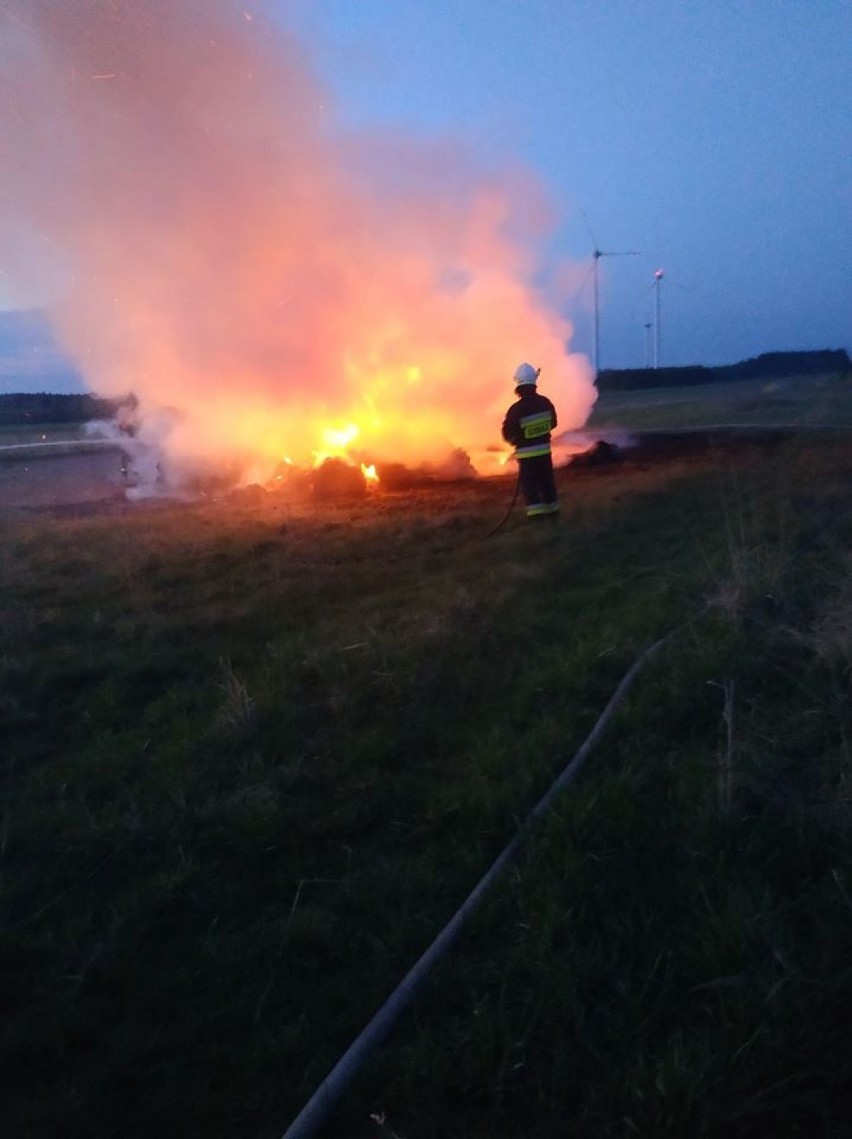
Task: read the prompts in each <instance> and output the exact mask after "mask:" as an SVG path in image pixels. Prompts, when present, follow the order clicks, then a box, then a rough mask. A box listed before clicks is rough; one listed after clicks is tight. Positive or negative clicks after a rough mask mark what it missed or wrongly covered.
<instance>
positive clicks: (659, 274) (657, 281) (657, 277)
mask: <svg viewBox="0 0 852 1139" xmlns="http://www.w3.org/2000/svg"><path fill="white" fill-rule="evenodd" d="M664 276H665V274H664V273H663V270H662V269H658V270H657V271H656V273H655V274H654V284H653V285H652V288H653V289H654V290H655V292H656V297H655V302H654V307H655V310H656V319H655V320H654V368H655V369H656V368H659V366H660V287H661V286H662V283H663V277H664Z"/></svg>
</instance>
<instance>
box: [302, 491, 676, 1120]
mask: <svg viewBox="0 0 852 1139" xmlns="http://www.w3.org/2000/svg"><path fill="white" fill-rule="evenodd" d="M513 505H514V502H513ZM677 631H678V629H675V630H673V631H672V632H670V633H667V634H666V636H665V637H662V638H661V639H660V640H659V641H656V642H655V643H654V644H653V645H651V646H650V648H647V649H646V650H645V652H644V653H642V655H641V656H640V657H639V659H638V660H637V661H636V662H635V663H634V664H633V666H632V667H631V668H630V670H629V671H628V672H627V673H626V674H625V676H624V677H623V679H622V681H621V683H620V684H619V686H618V688H616V690H615V692H614V693H613V694H612V696H611V697H610V699H609V702H608V703H607V706H606V707H605V708H604V710H603V712H602V713H601V715H600V717H599V718H598V720H597V722H596V723H595V725H594V727H593V728H592V730H591V732H590V733H589V735H588V736H587V737H586V739H585V741H584V743H583V744H582V745H581V747H580V749H579V751H578V752H577V753H576V754H575V755H574V757H573V759H571V761H570V762H569V763H568V765H567V767H565V768H564V770H563V771H562V773H561V774H560V775H559V776H558V778H557V779H556V781H555V782H554V783H552V784H551V786H550V789H549V790H548V791H547V792H546V793H545V794H544V795H543V796H542V798H541V799H540V800H539V801H538V803H536V805H535V806H534V807H533V809H532V810H531V811H530V813H529V815H528V816H527V818H526V819H525V821H524V823H523V824H522V826H521V827H520V829H519V830H518V833H517V834H516V835H515V837H514V838H513V839H512V841H511V842H510V843H509V845H508V846H506V847H505V848H504V849H503V851H502V852H501V853H500V854H499V855H498V857H497V859H496V861H495V862H494V863H493V864H492V866H491V867H490V869H489V870H488V871H486V873H485V874H484V875H483V877H482V878H481V879H480V880H479V882H478V883H477V885H476V886H474V888H473V890H471V892H470V894H468V896H467V898H466V899H465V900H464V902H462V904H461V906H459V908H458V909H457V910H456V912H455V913H454V914H453V916H452V917H451V918H450V920H449V921H448V922H447V924H446V925H445V926H444V928H443V929H442V930H441V932H440V933H439V934H438V936H437V937H436V938H435V940H434V941H433V942H432V944H431V945H430V946H429V948H428V949H427V950H426V951H425V952H424V953H423V955H422V956H421V957H420V958H419V959H418V960H417V961H416V962H415V964H414V965H413V966H412V967H411V969H409V971H408V972H407V973H406V975H405V976H404V977H403V979H402V980H401V981H400V983H399V984H398V985H397V987H396V988H395V989H394V991H393V992H392V993H391V995H390V996H389V997H388V999H387V1000H386V1001H385V1003H384V1004H383V1005H382V1007H381V1008H380V1009H379V1010H378V1012H377V1013H376V1014H375V1016H374V1017H373V1018H372V1020H371V1021H370V1022H369V1024H367V1026H366V1027H365V1028H364V1029H363V1030H362V1031H361V1033H360V1034H359V1035H358V1036H357V1037H356V1038H355V1040H354V1041H353V1042H352V1044H350V1046H349V1047H348V1048H347V1050H346V1051H345V1052H344V1054H343V1055H342V1056H341V1058H340V1059H339V1060H338V1061H337V1063H336V1064H335V1066H334V1067H333V1068H332V1070H331V1071H330V1072H329V1074H328V1075H327V1076H326V1078H325V1079H324V1080H323V1082H322V1083H321V1084H320V1085H319V1087H318V1088H317V1090H316V1091H315V1092H314V1094H313V1095H312V1096H311V1098H310V1099H309V1100H308V1102H307V1103H306V1104H305V1106H304V1107H303V1108H302V1110H301V1111H300V1112H299V1114H298V1115H297V1117H296V1118H295V1119H294V1120H293V1122H292V1123H291V1124H290V1126H289V1127H288V1128H287V1130H286V1131H285V1132H284V1135H283V1137H282V1139H308V1137H309V1136H311V1135H313V1134H314V1132H315V1131H316V1129H317V1128H318V1127H319V1126H320V1125H321V1124H322V1123H323V1122H324V1121H325V1120H326V1118H327V1117H328V1115H329V1114H330V1113H331V1111H332V1109H333V1108H334V1106H335V1104H336V1103H337V1102H338V1100H339V1099H340V1097H341V1096H342V1095H343V1093H344V1092H345V1091H346V1089H347V1088H348V1086H349V1084H350V1083H351V1082H352V1080H353V1079H354V1077H355V1075H356V1073H357V1072H358V1070H359V1069H360V1068H361V1066H362V1065H363V1064H364V1063H365V1061H366V1060H367V1058H368V1057H369V1055H370V1053H371V1052H372V1051H373V1049H374V1048H376V1047H377V1046H378V1045H379V1044H380V1043H381V1042H382V1040H384V1039H385V1037H386V1036H387V1035H388V1034H389V1033H390V1031H391V1029H392V1028H393V1026H394V1024H395V1023H396V1021H397V1020H398V1019H399V1017H400V1016H401V1015H402V1013H403V1012H404V1011H405V1009H406V1008H407V1007H408V1005H409V1004H410V1003H411V1001H412V1000H413V999H414V997H415V995H416V993H417V992H418V990H419V988H420V986H421V985H422V984H423V982H424V981H425V979H426V977H427V976H428V975H429V973H430V971H431V970H432V968H433V966H434V965H435V964H436V963H437V962H438V961H439V960H440V958H441V957H442V956H443V955H444V954H445V953H446V952H447V950H448V949H449V948H450V946H451V945H452V944H453V942H454V941H455V939H456V938H457V937H458V935H459V933H460V932H461V930H462V927H463V926H464V924H465V922H466V921H467V920H468V918H469V917H470V916H471V914H473V912H474V911H475V910H476V908H477V907H478V906H479V903H480V902H481V901H482V899H483V897H484V896H485V894H486V892H487V891H488V889H489V888H490V887H491V886H492V885H493V884H494V882H495V880H496V879H497V877H498V876H499V874H500V873H501V871H502V870H503V869H504V867H505V866H506V865H507V863H509V862H510V861H511V860H512V859H513V858H515V856H516V855H517V854H518V852H519V850H520V848H521V846H522V844H523V843H524V842H525V841H526V839H527V838H528V837H529V835H530V833H531V831H532V829H533V827H534V826H535V824H536V823H537V822H538V820H539V819H540V818H541V817H542V815H544V814H545V813H546V812H547V811H548V810H549V809H550V807H551V805H552V804H553V801H554V799H555V798H556V797H557V795H559V793H560V792H561V791H562V790H564V788H565V787H567V786H568V784H569V783H571V781H572V780H573V779H574V777H575V776H576V775H577V773H578V772H579V771H580V769H581V767H582V766H583V764H584V763H585V761H586V759H587V758H588V756H589V753H590V752H591V750H592V748H593V747H594V746H595V744H597V742H598V740H599V739H600V737H601V735H602V734H603V731H604V729H605V728H606V726H607V724H608V723H609V721H610V719H611V718H612V715H613V713H614V712H615V710H616V708H617V707H618V705H619V704H620V703H621V701H622V700H623V699H624V697H625V696H626V695H627V692H628V690H629V689H630V687H631V685H632V684H633V681H634V680H635V679H636V676H637V675H638V673H639V672H640V670H641V669H642V668H643V667H644V665H645V664H647V663H648V661H649V660H650V659H651V658H652V657H653V656H654V655H655V654H656V653H657V652H658V651H659V649H660V648H661V647H662V646H663V645H664V644H665V643H666V641H668V640H669V639H670V638H671V637H673V636H674V634H675V632H677Z"/></svg>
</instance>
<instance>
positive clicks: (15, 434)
mask: <svg viewBox="0 0 852 1139" xmlns="http://www.w3.org/2000/svg"><path fill="white" fill-rule="evenodd" d="M85 438H86V432H85V424H83V423H36V424H34V425H32V426H29V427H27V426H22V425H16V424H6V423H4V424H0V447H8V446H12V445H13V444H20V443H46V442H50V443H60V442H68V441H72V440H77V439H85Z"/></svg>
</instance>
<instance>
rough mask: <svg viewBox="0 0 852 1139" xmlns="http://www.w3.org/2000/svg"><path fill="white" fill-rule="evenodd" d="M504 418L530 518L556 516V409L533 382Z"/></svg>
mask: <svg viewBox="0 0 852 1139" xmlns="http://www.w3.org/2000/svg"><path fill="white" fill-rule="evenodd" d="M518 390H519V397H518V401H517V403H513V404H512V406H511V407H510V408H509V410H508V411H507V412H506V418H505V419H504V420H503V438H504V439H505V440H506V442H507V443H511V444H512V445H513V446H514V448H515V457H516V458H517V460H518V466H519V469H520V478H521V490H522V491H523V493H524V499H525V501H526V504H527V518H539V517H542V516H544V515H554V514H556V513H557V511H558V510H559V503H558V501H557V499H556V483H555V481H554V478H553V459H552V457H551V453H550V433H551V431H552V430H553V429H554V427H555V426H556V408H555V407H554V406H553V404H552V403H551V402H550V400H549V399H548V398H547V396H543V395H539V394H538V392H537V391H536V389H535V386H534V385H533V384H524V385H523V386H522V387H520V388H519V389H518Z"/></svg>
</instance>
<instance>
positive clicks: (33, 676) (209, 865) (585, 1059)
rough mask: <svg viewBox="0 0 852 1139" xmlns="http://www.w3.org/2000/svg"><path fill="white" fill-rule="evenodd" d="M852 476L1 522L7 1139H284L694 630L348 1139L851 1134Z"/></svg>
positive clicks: (242, 504) (452, 966) (473, 943)
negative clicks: (669, 635)
mask: <svg viewBox="0 0 852 1139" xmlns="http://www.w3.org/2000/svg"><path fill="white" fill-rule="evenodd" d="M850 485H852V449H848V448H846V447H844V446H843V445H841V444H840V443H833V444H831V445H830V446H828V447H827V448H825V449H824V450H817V449H816V448H815V447H813V446H812V445H808V444H798V445H796V446H789V447H786V448H783V449H781V450H776V451H775V452H773V453H772V454H769V453H764V452H762V451H759V450H757V449H749V450H744V451H742V452H741V453H740V454H739V455H737V456H736V457H732V456H731V455H730V454H727V455H724V456H722V455H719V456H714V457H709V458H703V459H701V460H700V461H695V462H692V463H689V462H682V461H681V462H678V463H676V464H669V465H667V466H665V467H661V468H659V469H634V468H631V467H630V466H628V465H624V466H621V467H616V468H612V469H609V470H606V471H603V472H601V473H599V474H594V473H592V472H585V473H577V474H574V475H571V474H570V473H569V472H565V473H564V474H562V475H560V488H561V493H562V501H563V506H564V507H565V516H564V517H563V519H562V521H561V523H560V524H559V526H557V527H555V528H542V529H536V528H534V527H527V526H526V525H525V524H523V523H522V521H521V519H520V517H519V516H515V518H514V519H513V522H512V523H511V524H510V526H509V527H508V528H507V529H506V530H505V531H503V532H501V533H500V534H499V535H497V536H496V537H494V538H492V539H490V540H489V541H486V542H483V541H481V540H480V537H481V535H482V534H484V533H486V532H487V531H488V529H490V528H491V526H492V525H493V523H494V522H495V521H496V520H497V518H499V516H500V513H501V511H502V510H503V509H504V506H505V502H506V500H507V499H508V496H509V494H510V493H511V486H510V485H508V484H507V483H506V482H496V483H495V482H492V483H487V484H482V485H479V486H476V487H474V488H457V489H456V488H453V489H449V490H446V491H441V492H438V491H435V492H431V493H429V492H423V493H412V494H407V495H396V496H385V497H382V496H380V497H377V498H375V499H371V500H368V501H366V502H363V503H357V504H354V505H350V506H344V505H332V504H327V505H314V504H311V503H296V502H287V501H286V500H285V499H283V498H281V497H279V496H275V495H268V496H265V495H260V494H258V495H251V494H244V495H242V496H235V497H233V498H230V499H222V500H218V501H209V502H203V503H200V504H197V505H195V506H183V507H157V508H153V507H152V508H146V509H136V510H133V509H130V510H128V511H126V512H125V513H123V514H121V515H118V516H115V515H110V516H106V515H104V516H102V517H89V518H80V519H73V518H72V519H67V518H66V519H63V520H60V519H50V518H45V517H40V518H38V519H34V518H27V517H24V516H20V517H18V518H10V519H6V520H5V521H4V523H3V525H4V533H3V534H2V541H0V609H2V612H1V613H0V716H2V718H3V720H2V722H3V727H4V732H5V740H4V743H3V746H2V752H0V754H2V757H3V789H4V797H3V807H2V815H0V859H2V861H0V873H1V874H2V879H0V881H2V903H3V918H4V923H3V937H2V945H0V968H1V969H2V977H3V990H4V991H3V998H4V1006H5V1007H6V1008H7V1010H8V1011H7V1014H6V1017H5V1019H4V1021H3V1023H2V1028H0V1047H2V1073H3V1075H2V1080H3V1082H4V1083H5V1085H6V1086H5V1088H4V1089H3V1092H4V1094H3V1095H2V1096H0V1102H2V1103H3V1104H4V1105H5V1106H4V1108H3V1109H2V1110H3V1111H4V1112H5V1116H6V1118H5V1123H6V1127H5V1132H6V1133H8V1134H10V1135H15V1136H28V1137H29V1136H38V1137H47V1136H51V1137H54V1136H55V1137H59V1136H62V1139H72V1137H77V1136H79V1137H83V1136H98V1137H103V1136H112V1135H116V1136H118V1135H121V1136H122V1137H125V1139H126V1137H135V1136H139V1137H142V1136H146V1137H147V1136H151V1135H162V1136H168V1135H180V1136H181V1137H182V1139H190V1137H202V1136H203V1137H205V1139H207V1137H211V1136H220V1135H221V1136H225V1135H229V1136H230V1135H255V1136H258V1137H263V1136H269V1137H273V1136H277V1135H280V1134H281V1132H282V1131H283V1130H284V1128H285V1127H286V1125H287V1124H288V1122H289V1121H290V1120H291V1119H292V1117H293V1116H294V1115H295V1114H296V1113H297V1111H298V1110H299V1108H300V1107H301V1106H302V1104H303V1103H304V1101H305V1100H306V1099H307V1097H308V1096H309V1095H310V1093H311V1092H312V1091H313V1089H314V1087H315V1086H316V1084H317V1083H318V1082H319V1080H320V1079H321V1078H322V1077H323V1075H325V1073H326V1072H327V1070H328V1069H329V1068H330V1067H331V1065H332V1064H333V1063H334V1061H335V1060H336V1059H337V1058H338V1056H339V1055H340V1053H341V1052H342V1051H343V1049H344V1048H345V1047H346V1046H347V1045H348V1043H349V1042H350V1041H351V1039H352V1038H353V1037H354V1036H355V1034H356V1033H357V1032H358V1031H359V1030H360V1028H361V1027H362V1026H363V1025H364V1023H365V1022H366V1021H367V1019H368V1018H369V1016H370V1015H371V1014H372V1012H373V1011H374V1010H375V1008H376V1007H377V1006H378V1004H379V1003H380V1002H381V1001H382V1000H383V999H384V997H385V996H386V995H387V994H388V993H389V991H390V990H391V989H392V988H393V986H394V985H395V984H396V982H397V981H398V980H399V979H400V977H401V976H402V974H403V973H404V972H405V970H406V969H407V968H408V966H409V965H410V964H411V963H412V962H413V960H414V959H415V958H416V957H417V956H418V954H419V953H420V952H421V951H422V950H423V949H424V948H425V946H426V945H427V944H428V943H429V941H430V940H431V939H432V937H433V936H434V935H435V934H436V933H437V932H438V930H439V929H440V928H441V926H442V924H443V923H444V922H445V921H446V920H447V919H448V918H449V917H450V915H451V914H452V913H453V911H454V910H455V908H456V907H457V905H458V904H459V903H460V902H461V901H462V900H463V898H464V897H465V896H466V894H467V893H468V891H469V890H470V889H471V887H472V886H473V885H474V884H475V883H476V881H477V880H478V878H479V877H480V875H481V874H482V873H483V872H484V871H485V870H486V869H487V867H488V866H489V864H490V862H491V860H492V859H493V858H494V857H495V856H496V854H497V853H498V852H499V851H500V849H501V848H502V847H503V845H504V844H505V843H506V842H507V841H508V839H510V838H511V837H512V835H513V834H514V832H515V830H516V827H517V823H518V821H519V820H520V819H522V818H523V817H524V815H525V813H526V812H527V810H528V809H529V808H530V807H531V806H532V804H533V803H534V802H535V801H536V800H537V799H538V797H539V796H540V795H541V794H542V793H543V791H544V790H545V789H546V788H547V786H548V785H549V783H550V781H551V780H552V778H553V777H554V776H555V775H556V774H557V773H558V771H559V770H561V768H562V766H563V765H564V763H565V762H566V761H567V759H568V758H569V757H570V756H571V755H572V754H573V752H574V751H575V750H576V748H577V747H578V746H579V744H580V743H581V742H582V740H583V738H584V737H585V735H586V734H587V732H588V731H589V730H590V728H591V727H592V725H593V724H594V722H595V720H596V719H597V717H598V715H599V714H600V712H601V710H602V709H603V706H604V704H605V703H606V701H607V699H608V698H609V696H610V695H611V693H612V691H613V689H614V688H615V686H616V685H617V683H618V681H619V680H620V678H621V676H622V675H623V674H624V672H625V671H626V670H627V668H628V667H629V666H630V664H631V663H632V662H633V660H635V659H636V657H637V656H638V655H639V654H640V652H641V651H642V650H643V649H644V648H645V647H646V646H647V645H648V644H649V643H650V642H651V641H653V640H655V639H656V638H657V637H659V636H660V635H661V634H663V633H665V632H667V631H668V630H669V629H671V628H673V627H675V626H677V625H683V629H682V631H681V633H680V634H679V635H678V637H677V638H676V640H675V641H674V642H673V643H672V644H671V645H670V647H669V648H668V649H667V650H666V651H665V653H664V655H663V656H662V658H661V659H659V660H658V661H657V662H655V663H654V664H653V665H651V666H649V668H648V670H647V671H646V673H644V674H643V675H642V676H640V678H639V680H638V681H637V685H636V687H635V689H634V690H633V692H632V694H631V696H630V697H629V699H628V701H627V702H626V704H625V705H624V706H623V707H622V708H621V709H620V710H619V713H618V714H617V716H616V718H615V720H614V722H613V724H612V725H611V727H610V729H609V731H608V733H607V735H606V737H605V739H604V741H603V742H602V744H601V745H600V747H599V749H598V751H597V752H596V753H595V755H594V756H593V757H592V759H591V761H590V764H589V767H588V768H587V770H586V772H585V773H584V775H583V777H582V778H581V780H580V781H579V782H578V783H577V784H576V785H575V786H574V787H573V789H572V790H571V792H570V793H569V794H568V795H567V796H566V797H565V799H564V800H563V801H562V802H561V803H560V805H559V807H558V809H557V810H556V811H554V812H553V814H552V816H551V817H550V818H549V819H548V820H547V823H546V825H545V826H544V827H543V828H542V830H541V831H540V833H538V834H537V836H536V837H535V839H534V840H533V842H532V843H531V844H530V845H529V846H528V848H527V850H526V853H525V855H524V858H523V860H522V862H521V863H520V864H519V865H518V866H517V867H516V868H515V869H514V870H513V871H512V872H511V873H510V874H508V875H507V876H506V878H505V880H504V881H503V882H502V883H501V885H500V887H499V888H498V889H497V890H496V891H495V893H494V894H493V896H492V897H491V899H490V900H489V902H488V904H487V905H486V907H485V908H484V910H483V911H482V912H481V913H480V914H479V915H478V916H477V918H476V920H475V922H474V923H473V925H472V927H471V928H470V930H469V932H468V933H466V934H465V936H464V937H463V938H462V940H461V942H460V943H459V944H458V946H457V947H456V948H455V949H454V951H453V952H452V953H451V955H450V956H449V957H448V958H447V959H446V960H445V961H444V962H443V964H442V965H441V967H440V968H439V970H438V971H437V973H436V974H435V976H434V978H433V979H432V980H431V982H430V984H429V986H428V987H427V989H426V991H425V992H424V993H423V995H422V996H421V997H420V998H419V999H418V1001H417V1002H416V1004H415V1006H414V1008H413V1009H412V1010H411V1011H410V1013H409V1014H407V1015H406V1017H405V1018H404V1020H403V1022H402V1023H401V1024H400V1025H399V1027H398V1030H397V1031H396V1033H395V1034H394V1036H393V1038H392V1039H391V1041H389V1043H388V1044H387V1045H386V1046H385V1047H384V1048H383V1049H382V1050H381V1051H380V1053H379V1054H378V1055H377V1056H376V1057H375V1058H374V1060H373V1061H372V1062H371V1063H370V1065H369V1066H368V1067H367V1069H365V1071H364V1072H363V1073H362V1076H361V1077H360V1078H359V1080H358V1081H357V1083H356V1085H355V1086H354V1087H353V1088H352V1090H351V1092H350V1094H349V1095H348V1097H347V1098H346V1099H345V1101H344V1102H343V1103H342V1104H341V1107H340V1110H339V1113H338V1115H337V1117H336V1118H335V1120H334V1121H333V1122H332V1123H331V1124H330V1126H329V1128H328V1129H327V1134H328V1135H329V1136H331V1135H335V1136H377V1135H379V1134H385V1135H386V1136H387V1134H388V1130H392V1131H393V1132H395V1133H397V1134H398V1135H400V1136H403V1137H404V1139H414V1137H425V1136H435V1137H437V1136H442V1137H445V1136H458V1137H461V1136H481V1137H482V1139H485V1137H486V1136H488V1137H494V1136H536V1137H537V1136H541V1137H544V1136H551V1135H554V1136H555V1135H562V1134H564V1133H565V1131H566V1127H570V1133H571V1134H576V1135H578V1136H600V1135H613V1136H614V1135H629V1134H643V1135H665V1136H681V1135H683V1136H686V1135H690V1136H693V1135H707V1136H711V1135H722V1134H723V1133H724V1134H726V1135H728V1134H736V1135H762V1134H767V1133H769V1132H770V1131H771V1132H773V1133H774V1134H776V1135H779V1134H780V1135H795V1134H802V1135H805V1134H807V1135H815V1134H820V1135H826V1136H828V1135H839V1134H842V1133H843V1132H842V1128H843V1127H844V1126H846V1120H847V1119H848V1112H849V1107H850V1103H849V1101H848V1098H847V1092H846V1087H847V1086H848V1085H852V1080H850V1076H852V1048H850V1041H849V1038H848V1029H847V1027H846V1025H847V1023H848V1020H849V1012H850V982H852V973H850V966H849V962H850V960H852V952H850V951H852V856H851V855H852V851H851V850H850V826H849V821H848V807H849V790H848V788H849V778H850V766H849V760H850V757H849V738H850V730H852V719H850V703H849V693H848V675H849V668H850V664H852V633H850V630H852V619H850V613H852V608H850V604H849V602H850V595H849V587H848V585H847V581H848V567H849V554H848V550H849V542H850V538H852V513H849V512H848V510H847V505H846V504H847V503H848V501H849V490H850ZM731 682H733V688H731ZM726 686H727V690H728V692H729V693H730V692H732V694H733V696H732V700H729V711H730V707H732V709H733V730H732V733H731V739H730V744H729V740H728V734H727V728H726V722H725V718H724V713H725V687H726ZM381 1112H385V1113H386V1123H385V1131H384V1132H382V1131H381V1130H380V1128H379V1126H378V1124H376V1123H373V1122H371V1120H370V1115H371V1114H372V1113H377V1114H378V1113H381Z"/></svg>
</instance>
